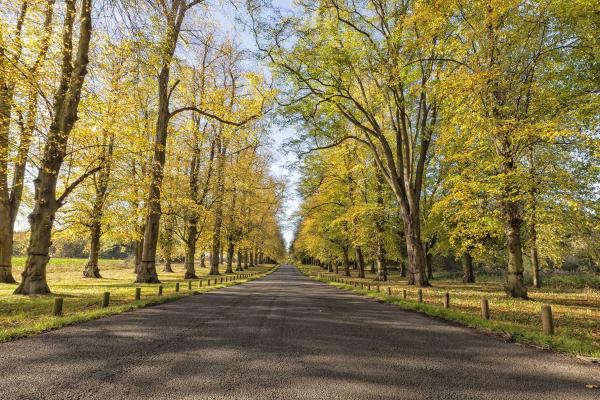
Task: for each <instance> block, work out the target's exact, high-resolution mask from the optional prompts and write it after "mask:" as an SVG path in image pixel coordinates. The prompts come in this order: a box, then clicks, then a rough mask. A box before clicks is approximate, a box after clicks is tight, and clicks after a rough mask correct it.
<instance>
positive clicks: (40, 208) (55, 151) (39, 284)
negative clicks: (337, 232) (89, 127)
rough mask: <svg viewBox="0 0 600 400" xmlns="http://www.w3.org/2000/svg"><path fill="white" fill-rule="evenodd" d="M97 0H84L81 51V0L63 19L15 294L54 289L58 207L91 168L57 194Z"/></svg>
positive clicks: (70, 3) (69, 0)
mask: <svg viewBox="0 0 600 400" xmlns="http://www.w3.org/2000/svg"><path fill="white" fill-rule="evenodd" d="M91 11H92V2H91V0H82V1H81V12H80V16H81V18H80V21H81V22H80V27H79V38H78V43H77V53H76V55H75V57H73V34H74V29H73V25H74V20H75V15H76V4H75V1H74V0H67V10H66V14H65V18H64V22H63V26H64V30H63V36H62V56H63V58H62V65H61V74H60V82H59V86H58V89H57V91H56V93H55V96H54V107H53V111H54V113H53V116H52V123H51V125H50V128H49V130H48V134H47V138H46V144H45V146H44V152H43V156H42V160H41V165H40V168H39V170H38V175H37V178H36V179H35V181H34V185H35V198H34V207H33V211H32V213H31V214H30V215H29V222H30V232H31V234H30V239H29V247H28V249H27V261H26V263H25V269H24V270H23V273H22V274H21V277H22V281H21V284H20V285H19V286H18V287H17V289H16V290H15V292H14V293H15V294H25V295H34V294H47V293H50V289H49V288H48V284H47V282H46V266H47V264H48V260H49V254H48V253H49V249H50V244H51V235H52V225H53V222H54V217H55V214H56V211H57V210H58V209H59V207H60V206H61V205H62V204H63V202H64V201H65V200H66V197H67V196H68V195H69V193H70V192H71V191H72V190H74V189H75V187H76V186H77V185H78V184H79V183H81V182H82V181H83V180H84V179H85V178H87V177H88V176H89V175H91V174H93V173H94V172H96V170H97V169H92V170H90V171H88V172H87V173H85V174H84V175H82V176H80V177H79V178H78V179H76V180H75V181H73V182H72V183H71V185H70V186H69V187H67V189H65V191H64V193H63V194H62V195H61V196H60V197H58V198H57V197H56V183H57V181H58V173H59V171H60V168H61V166H62V163H63V160H64V157H65V155H66V151H67V143H68V140H69V136H70V134H71V131H72V129H73V126H74V124H75V121H77V108H78V107H79V101H80V98H81V89H82V87H83V82H84V79H85V76H86V74H87V66H88V62H89V60H88V53H89V45H90V38H91V35H92V13H91Z"/></svg>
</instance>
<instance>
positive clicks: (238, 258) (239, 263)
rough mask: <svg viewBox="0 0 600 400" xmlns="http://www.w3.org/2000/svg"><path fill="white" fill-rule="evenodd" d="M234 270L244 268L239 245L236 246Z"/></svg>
mask: <svg viewBox="0 0 600 400" xmlns="http://www.w3.org/2000/svg"><path fill="white" fill-rule="evenodd" d="M235 261H236V268H235V270H236V271H243V270H244V269H243V268H242V252H241V251H240V249H239V247H238V251H237V256H236V260H235Z"/></svg>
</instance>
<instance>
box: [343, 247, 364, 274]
mask: <svg viewBox="0 0 600 400" xmlns="http://www.w3.org/2000/svg"><path fill="white" fill-rule="evenodd" d="M354 252H355V253H356V265H357V268H358V277H359V278H364V277H365V257H364V255H363V252H362V249H361V247H360V246H356V247H355V249H354ZM344 272H345V274H346V276H351V275H350V268H348V270H345V271H344Z"/></svg>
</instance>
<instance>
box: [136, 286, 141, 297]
mask: <svg viewBox="0 0 600 400" xmlns="http://www.w3.org/2000/svg"><path fill="white" fill-rule="evenodd" d="M141 297H142V288H139V287H136V288H135V299H136V300H139V299H140V298H141Z"/></svg>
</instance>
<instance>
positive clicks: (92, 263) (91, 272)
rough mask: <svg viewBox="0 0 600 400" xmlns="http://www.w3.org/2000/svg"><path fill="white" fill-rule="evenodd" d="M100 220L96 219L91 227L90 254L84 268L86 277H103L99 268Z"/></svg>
mask: <svg viewBox="0 0 600 400" xmlns="http://www.w3.org/2000/svg"><path fill="white" fill-rule="evenodd" d="M100 234H101V224H100V221H94V223H93V224H92V227H91V228H90V256H89V258H88V262H87V264H86V266H85V269H84V270H83V277H84V278H102V276H101V275H100V268H98V255H99V253H100Z"/></svg>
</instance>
